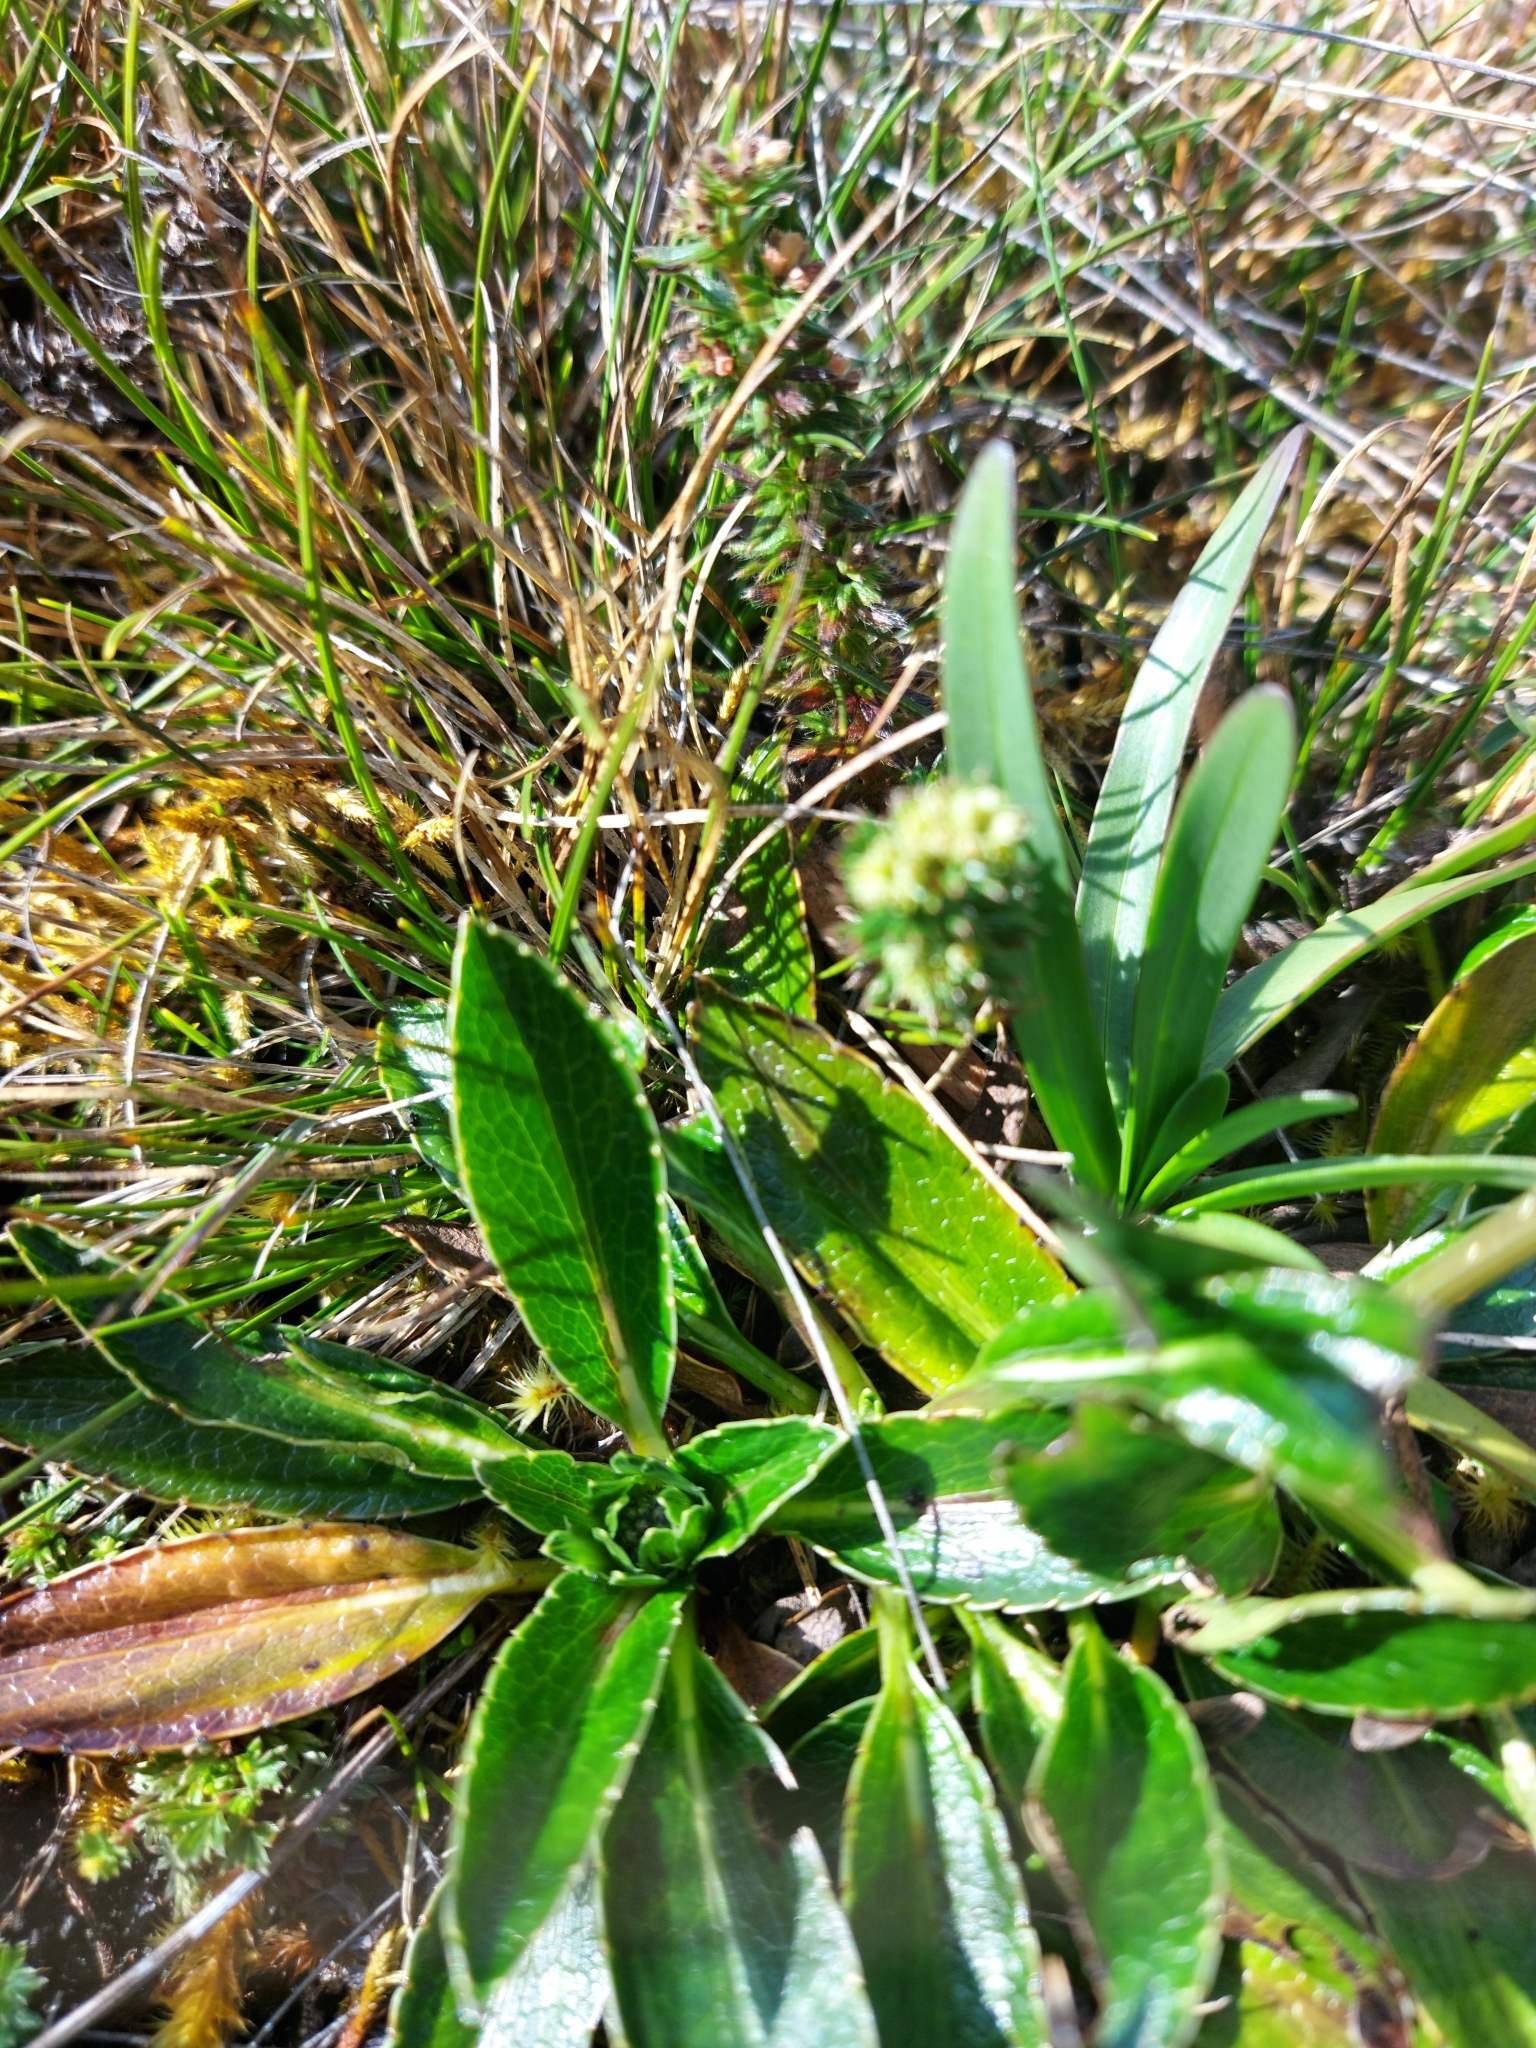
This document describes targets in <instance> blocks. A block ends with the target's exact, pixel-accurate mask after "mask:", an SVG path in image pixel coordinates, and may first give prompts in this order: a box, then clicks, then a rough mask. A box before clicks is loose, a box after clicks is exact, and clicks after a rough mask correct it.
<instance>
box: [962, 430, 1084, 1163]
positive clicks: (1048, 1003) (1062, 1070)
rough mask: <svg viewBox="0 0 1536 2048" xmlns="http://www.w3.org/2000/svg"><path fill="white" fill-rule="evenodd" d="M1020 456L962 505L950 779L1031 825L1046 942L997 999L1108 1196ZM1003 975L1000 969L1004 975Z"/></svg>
mask: <svg viewBox="0 0 1536 2048" xmlns="http://www.w3.org/2000/svg"><path fill="white" fill-rule="evenodd" d="M1013 464H1014V457H1013V450H1012V449H1011V448H1009V447H1008V446H1007V445H1006V444H1005V443H1003V442H999V441H994V442H992V443H990V444H989V445H988V446H987V447H986V448H985V449H983V451H982V453H981V455H980V456H979V457H978V459H977V462H976V466H975V468H974V469H973V470H972V471H971V475H970V478H969V481H968V482H967V484H966V487H965V490H964V492H963V493H962V495H961V499H960V504H959V508H958V510H957V511H956V514H955V522H954V526H953V528H952V530H951V533H950V542H949V557H948V565H947V567H946V570H945V575H944V600H943V633H944V706H945V709H946V710H947V711H948V713H949V731H948V735H947V738H946V741H945V753H946V759H947V761H948V764H949V772H950V774H951V775H953V776H955V777H956V778H957V779H958V780H960V781H963V782H988V783H992V784H994V785H995V786H996V787H997V788H999V789H1001V790H1002V791H1003V793H1004V795H1005V796H1007V797H1008V798H1009V799H1010V800H1011V801H1012V802H1013V803H1014V804H1016V805H1017V806H1018V808H1019V810H1020V811H1022V812H1023V814H1024V816H1025V817H1026V819H1027V820H1028V821H1029V849H1030V852H1031V854H1032V856H1033V858H1034V862H1035V895H1034V918H1035V923H1036V927H1037V931H1036V936H1034V937H1033V938H1031V939H1030V940H1029V941H1028V943H1027V944H1026V945H1025V946H1023V947H1022V948H1021V949H1020V952H1019V956H1018V958H1017V961H1016V962H1015V963H1014V967H1013V972H1012V973H1011V974H1010V975H1009V976H1008V978H1007V981H1006V983H1005V985H1003V986H1001V987H1000V988H999V990H998V993H999V994H1000V995H1001V996H1002V998H1003V999H1004V1001H1006V1002H1007V1003H1008V1005H1009V1006H1010V1010H1011V1013H1012V1014H1011V1021H1010V1030H1011V1032H1012V1033H1013V1035H1014V1037H1015V1040H1016V1042H1017V1045H1018V1048H1019V1056H1020V1058H1021V1059H1022V1060H1023V1062H1024V1065H1025V1068H1026V1069H1027V1071H1028V1073H1029V1078H1030V1080H1031V1082H1032V1083H1033V1085H1034V1089H1035V1093H1036V1095H1037V1096H1038V1097H1039V1100H1040V1107H1041V1109H1042V1110H1043V1112H1044V1114H1045V1120H1046V1122H1047V1123H1048V1124H1049V1125H1050V1127H1051V1132H1052V1135H1053V1136H1054V1137H1055V1139H1056V1142H1057V1143H1058V1144H1059V1145H1060V1146H1062V1147H1063V1148H1064V1149H1065V1150H1066V1151H1069V1152H1070V1153H1071V1154H1072V1157H1073V1164H1074V1170H1075V1172H1076V1173H1077V1175H1078V1177H1079V1178H1080V1179H1081V1180H1083V1181H1085V1182H1086V1183H1087V1184H1088V1185H1089V1186H1090V1187H1094V1188H1097V1189H1099V1190H1100V1191H1101V1192H1103V1193H1106V1194H1107V1193H1112V1192H1113V1191H1114V1188H1115V1186H1116V1175H1117V1169H1118V1165H1119V1144H1118V1140H1117V1136H1116V1131H1115V1118H1114V1111H1113V1108H1112V1107H1111V1103H1110V1095H1109V1088H1108V1084H1107V1083H1106V1081H1105V1077H1104V1061H1103V1055H1102V1052H1101V1050H1100V1041H1099V1033H1098V1029H1097V1024H1096V1019H1095V1016H1094V1012H1093V1008H1092V1005H1091V1003H1090V1000H1089V992H1088V977H1087V973H1086V971H1085V969H1084V966H1083V953H1082V947H1081V945H1080V944H1079V941H1078V935H1077V919H1076V913H1075V910H1074V907H1073V886H1072V872H1071V867H1070V864H1069V862H1068V859H1067V847H1066V841H1065V839H1064V837H1063V835H1062V830H1061V824H1060V821H1059V819H1058V818H1057V816H1056V806H1055V799H1054V796H1053V794H1052V790H1051V781H1050V776H1049V774H1048V773H1047V770H1046V766H1045V758H1044V756H1043V754H1042V753H1041V750H1040V733H1039V728H1038V726H1037V725H1036V722H1035V707H1034V701H1033V697H1032V695H1031V692H1030V686H1029V675H1028V672H1027V670H1026V669H1025V666H1024V644H1023V641H1022V639H1021V637H1020V633H1019V607H1018V600H1017V598H1016V597H1015V595H1014V576H1015V563H1016V558H1017V541H1018V536H1017V523H1016V509H1015V503H1014V474H1013ZM997 971H998V972H999V973H1001V967H1000V966H999V968H998V970H997Z"/></svg>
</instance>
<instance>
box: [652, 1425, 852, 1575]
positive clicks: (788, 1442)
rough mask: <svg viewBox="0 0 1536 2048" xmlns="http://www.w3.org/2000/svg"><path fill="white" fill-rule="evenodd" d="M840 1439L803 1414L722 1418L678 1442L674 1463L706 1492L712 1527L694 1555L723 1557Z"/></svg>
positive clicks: (793, 1490) (753, 1530)
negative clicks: (764, 1418) (740, 1419)
mask: <svg viewBox="0 0 1536 2048" xmlns="http://www.w3.org/2000/svg"><path fill="white" fill-rule="evenodd" d="M844 1441H845V1439H844V1438H843V1436H842V1435H841V1433H840V1432H839V1431H838V1430H835V1429H831V1428H829V1427H828V1426H827V1425H826V1424H825V1423H821V1422H812V1421H811V1420H810V1419H809V1417H807V1416H804V1415H784V1416H776V1417H774V1418H773V1419H772V1420H770V1421H763V1422H755V1421H754V1422H726V1423H722V1424H721V1426H720V1427H719V1428H718V1429H711V1430H709V1431H707V1432H706V1433H705V1434H704V1435H703V1436H696V1437H694V1438H692V1439H691V1440H690V1441H689V1442H688V1443H686V1444H684V1445H683V1446H681V1448H680V1449H679V1450H678V1453H677V1464H678V1467H679V1468H680V1470H681V1471H683V1472H684V1473H686V1474H687V1476H688V1477H689V1478H690V1479H692V1480H694V1481H695V1482H696V1483H697V1484H698V1485H700V1486H701V1487H702V1488H703V1489H704V1491H705V1493H706V1494H708V1496H709V1499H710V1503H711V1506H712V1507H713V1509H714V1514H715V1522H714V1531H713V1534H712V1535H711V1537H710V1540H709V1542H708V1543H707V1544H706V1545H705V1546H704V1548H703V1550H701V1551H700V1552H699V1556H700V1558H701V1559H702V1558H706V1557H728V1556H729V1555H730V1554H731V1552H732V1551H734V1550H739V1549H740V1548H741V1546H742V1544H743V1543H745V1542H746V1540H747V1538H748V1537H749V1536H754V1535H756V1533H757V1531H758V1530H759V1529H760V1528H761V1527H762V1526H763V1524H764V1523H765V1522H766V1521H768V1520H769V1519H770V1517H772V1515H773V1514H774V1513H775V1512H776V1511H777V1510H778V1509H780V1508H781V1507H782V1506H783V1504H784V1503H785V1502H787V1501H789V1500H790V1499H792V1498H793V1496H794V1495H795V1494H797V1493H798V1492H799V1491H800V1490H801V1488H802V1487H804V1486H805V1485H806V1483H807V1482H808V1481H809V1480H812V1479H814V1477H815V1476H816V1474H817V1472H818V1471H819V1470H820V1469H821V1467H822V1466H823V1465H825V1464H826V1462H827V1460H828V1459H829V1458H830V1457H832V1456H833V1454H834V1453H835V1452H836V1451H837V1449H838V1447H839V1445H841V1444H842V1443H843V1442H844Z"/></svg>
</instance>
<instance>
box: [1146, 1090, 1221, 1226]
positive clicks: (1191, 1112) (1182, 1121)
mask: <svg viewBox="0 0 1536 2048" xmlns="http://www.w3.org/2000/svg"><path fill="white" fill-rule="evenodd" d="M1231 1094H1232V1083H1231V1082H1230V1081H1229V1080H1228V1078H1227V1076H1226V1075H1225V1074H1200V1075H1198V1076H1197V1077H1196V1078H1195V1079H1194V1080H1193V1081H1191V1083H1190V1084H1189V1086H1188V1087H1187V1088H1186V1089H1185V1090H1184V1092H1183V1094H1182V1095H1181V1096H1180V1097H1179V1099H1178V1100H1177V1102H1175V1103H1174V1105H1173V1107H1172V1109H1170V1110H1169V1112H1168V1114H1167V1115H1166V1116H1165V1117H1164V1118H1163V1121H1162V1123H1161V1124H1160V1125H1159V1126H1158V1130H1157V1135H1156V1136H1155V1137H1154V1138H1153V1139H1152V1140H1151V1143H1150V1144H1149V1145H1148V1146H1147V1148H1146V1153H1145V1156H1144V1157H1143V1159H1142V1161H1141V1164H1140V1167H1139V1168H1138V1170H1137V1173H1136V1176H1135V1180H1134V1181H1131V1182H1128V1183H1127V1187H1128V1193H1129V1195H1131V1196H1134V1195H1135V1193H1136V1182H1142V1181H1148V1180H1150V1179H1151V1178H1152V1176H1153V1175H1154V1174H1156V1173H1157V1172H1158V1171H1159V1170H1160V1169H1161V1168H1162V1167H1163V1166H1165V1165H1166V1164H1167V1163H1168V1161H1169V1160H1170V1159H1172V1158H1173V1157H1174V1155H1175V1154H1176V1153H1179V1152H1182V1151H1183V1150H1184V1149H1185V1148H1186V1147H1187V1146H1189V1145H1192V1144H1195V1143H1197V1142H1198V1141H1199V1139H1200V1138H1201V1137H1203V1136H1204V1134H1205V1133H1206V1132H1207V1131H1209V1130H1210V1128H1211V1126H1212V1125H1213V1124H1216V1123H1218V1122H1219V1121H1220V1119H1221V1117H1222V1116H1223V1115H1224V1114H1225V1112H1226V1107H1227V1102H1228V1100H1229V1099H1230V1097H1231Z"/></svg>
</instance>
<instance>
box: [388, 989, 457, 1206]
mask: <svg viewBox="0 0 1536 2048" xmlns="http://www.w3.org/2000/svg"><path fill="white" fill-rule="evenodd" d="M378 1062H379V1078H380V1080H381V1081H382V1082H383V1083H384V1092H385V1094H386V1095H387V1096H388V1097H389V1099H390V1101H391V1102H396V1103H409V1104H410V1107H409V1108H408V1109H402V1110H401V1112H400V1114H401V1117H402V1118H403V1120H404V1122H405V1127H406V1129H407V1130H408V1131H409V1132H410V1134H411V1143H412V1144H413V1145H414V1146H415V1147H416V1150H417V1151H418V1152H419V1153H420V1154H421V1156H422V1158H423V1159H425V1160H426V1162H427V1164H428V1165H429V1166H435V1167H436V1168H437V1170H438V1172H439V1173H440V1174H441V1175H442V1177H443V1179H444V1180H445V1181H446V1182H447V1183H448V1185H449V1187H451V1188H457V1187H458V1184H459V1162H458V1159H457V1157H456V1156H455V1153H454V1149H453V1120H452V1115H451V1110H452V1104H453V1063H452V1061H451V1060H450V1059H449V1057H448V1005H447V1003H446V1002H443V1001H440V1000H433V999H425V1000H422V999H418V1000H416V1001H412V1002H398V1003H391V1004H390V1006H389V1008H388V1009H387V1010H386V1011H385V1013H384V1021H383V1023H382V1024H381V1025H380V1026H379V1039H378Z"/></svg>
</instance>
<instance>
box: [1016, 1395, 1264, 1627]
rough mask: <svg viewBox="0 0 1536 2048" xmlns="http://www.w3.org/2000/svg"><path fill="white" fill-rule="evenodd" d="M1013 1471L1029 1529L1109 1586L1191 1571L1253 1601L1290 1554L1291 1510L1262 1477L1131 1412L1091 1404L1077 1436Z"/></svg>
mask: <svg viewBox="0 0 1536 2048" xmlns="http://www.w3.org/2000/svg"><path fill="white" fill-rule="evenodd" d="M1003 1471H1004V1473H1005V1475H1006V1482H1007V1486H1008V1490H1009V1492H1010V1494H1011V1495H1012V1496H1013V1498H1014V1500H1015V1501H1016V1502H1017V1503H1018V1506H1019V1510H1020V1512H1021V1513H1022V1515H1023V1517H1024V1519H1025V1521H1026V1522H1028V1524H1029V1526H1030V1527H1031V1528H1032V1529H1033V1530H1035V1531H1036V1533H1037V1534H1038V1535H1040V1536H1043V1537H1044V1538H1045V1540H1046V1542H1047V1543H1049V1544H1050V1546H1051V1548H1052V1549H1053V1550H1054V1551H1056V1552H1057V1554H1058V1555H1059V1556H1061V1557H1066V1558H1070V1559H1072V1561H1073V1562H1074V1563H1076V1564H1080V1565H1084V1566H1086V1567H1087V1568H1088V1569H1089V1570H1090V1571H1094V1572H1098V1573H1100V1574H1102V1575H1103V1576H1104V1577H1106V1578H1112V1579H1121V1580H1132V1581H1134V1580H1137V1579H1140V1578H1144V1577H1145V1576H1146V1575H1147V1573H1148V1572H1149V1571H1164V1572H1168V1573H1173V1572H1176V1571H1178V1570H1179V1569H1180V1568H1181V1567H1191V1568H1193V1569H1194V1570H1196V1571H1200V1572H1204V1573H1205V1574H1206V1575H1207V1576H1208V1577H1210V1578H1212V1579H1214V1580H1215V1581H1216V1583H1217V1585H1218V1586H1220V1587H1221V1589H1222V1591H1223V1592H1225V1593H1245V1592H1247V1590H1248V1589H1249V1587H1250V1586H1254V1585H1257V1584H1258V1583H1259V1582H1260V1581H1261V1580H1263V1579H1266V1578H1268V1576H1269V1574H1270V1573H1271V1571H1273V1569H1274V1566H1275V1561H1276V1559H1277V1557H1278V1556H1279V1554H1280V1543H1281V1537H1282V1530H1281V1527H1280V1512H1279V1509H1278V1508H1277V1507H1276V1505H1275V1498H1274V1491H1273V1489H1272V1488H1271V1487H1270V1486H1269V1485H1268V1483H1267V1482H1266V1481H1265V1480H1264V1479H1263V1478H1262V1477H1260V1476H1258V1475H1256V1474H1254V1473H1251V1472H1246V1471H1243V1470H1242V1469H1241V1468H1240V1467H1237V1466H1234V1465H1230V1464H1228V1462H1227V1461H1226V1459H1224V1458H1216V1457H1212V1456H1211V1455H1210V1453H1209V1452H1207V1451H1197V1450H1193V1449H1191V1447H1190V1446H1189V1445H1188V1444H1187V1443H1186V1442H1185V1441H1184V1440H1183V1438H1182V1437H1179V1436H1177V1435H1175V1434H1174V1433H1173V1432H1172V1431H1171V1430H1165V1429H1161V1428H1159V1427H1158V1425H1157V1424H1155V1423H1153V1422H1151V1421H1150V1420H1149V1418H1148V1417H1146V1416H1145V1415H1141V1414H1136V1413H1132V1412H1128V1411H1127V1410H1125V1409H1122V1408H1111V1407H1105V1406H1103V1405H1102V1404H1100V1403H1097V1402H1084V1403H1083V1404H1082V1406H1081V1407H1079V1408H1078V1409H1077V1410H1076V1411H1075V1412H1074V1414H1073V1418H1072V1427H1071V1430H1070V1432H1069V1433H1067V1434H1064V1435H1062V1436H1060V1437H1058V1438H1057V1439H1056V1441H1055V1442H1054V1443H1051V1444H1048V1445H1047V1446H1046V1448H1045V1449H1044V1450H1043V1451H1034V1452H1018V1453H1015V1454H1014V1455H1013V1456H1012V1457H1010V1458H1008V1459H1006V1460H1005V1461H1004V1465H1003Z"/></svg>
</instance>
